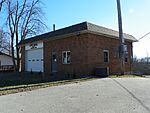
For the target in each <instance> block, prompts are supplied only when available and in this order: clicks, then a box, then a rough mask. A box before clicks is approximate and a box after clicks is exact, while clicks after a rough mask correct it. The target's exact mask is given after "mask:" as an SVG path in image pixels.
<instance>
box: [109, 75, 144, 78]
mask: <svg viewBox="0 0 150 113" xmlns="http://www.w3.org/2000/svg"><path fill="white" fill-rule="evenodd" d="M109 78H143V76H137V75H111V76H109Z"/></svg>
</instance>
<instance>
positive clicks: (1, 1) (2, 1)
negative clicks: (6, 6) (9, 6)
mask: <svg viewBox="0 0 150 113" xmlns="http://www.w3.org/2000/svg"><path fill="white" fill-rule="evenodd" d="M4 2H5V0H0V12H1V10H2V6H3V3H4Z"/></svg>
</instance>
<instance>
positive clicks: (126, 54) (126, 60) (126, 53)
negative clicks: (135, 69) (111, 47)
mask: <svg viewBox="0 0 150 113" xmlns="http://www.w3.org/2000/svg"><path fill="white" fill-rule="evenodd" d="M125 62H128V52H125Z"/></svg>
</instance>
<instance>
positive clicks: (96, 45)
mask: <svg viewBox="0 0 150 113" xmlns="http://www.w3.org/2000/svg"><path fill="white" fill-rule="evenodd" d="M88 37H89V39H88V45H89V47H88V68H89V70H92V69H93V68H94V67H96V66H97V67H109V68H110V74H117V73H120V72H119V70H120V63H119V59H118V57H117V51H116V50H117V48H118V47H119V40H117V39H114V38H108V37H104V36H99V35H94V34H89V35H88ZM126 44H127V45H128V51H129V55H128V56H129V58H128V62H127V63H125V72H131V57H130V55H131V51H132V50H131V43H129V42H126ZM103 50H109V63H104V61H103Z"/></svg>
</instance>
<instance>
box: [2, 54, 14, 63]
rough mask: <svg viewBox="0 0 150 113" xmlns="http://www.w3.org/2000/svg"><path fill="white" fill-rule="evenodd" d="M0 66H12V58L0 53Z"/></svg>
mask: <svg viewBox="0 0 150 113" xmlns="http://www.w3.org/2000/svg"><path fill="white" fill-rule="evenodd" d="M0 66H13V62H12V57H11V56H10V55H7V54H5V53H2V52H0Z"/></svg>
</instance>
